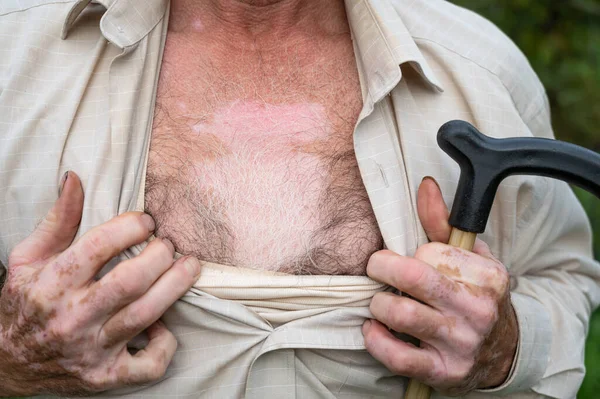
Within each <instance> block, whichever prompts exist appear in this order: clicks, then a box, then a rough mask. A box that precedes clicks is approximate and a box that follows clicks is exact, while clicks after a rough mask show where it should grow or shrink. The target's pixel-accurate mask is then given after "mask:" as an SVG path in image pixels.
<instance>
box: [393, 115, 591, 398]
mask: <svg viewBox="0 0 600 399" xmlns="http://www.w3.org/2000/svg"><path fill="white" fill-rule="evenodd" d="M437 141H438V145H439V146H440V147H441V149H442V150H444V152H446V153H447V154H448V155H449V156H450V157H451V158H452V159H454V160H455V161H456V162H457V163H458V165H459V166H460V179H459V182H458V187H457V189H456V195H455V197H454V204H453V206H452V211H451V213H450V219H449V223H450V225H451V226H452V233H451V234H450V240H449V242H448V244H449V245H452V246H454V247H459V248H463V249H466V250H468V251H470V250H472V249H473V245H474V244H475V239H476V237H477V234H481V233H483V232H484V230H485V225H486V223H487V220H488V217H489V215H490V210H491V208H492V203H493V201H494V196H495V195H496V191H497V189H498V185H499V184H500V182H502V180H503V179H504V178H506V177H508V176H510V175H538V176H547V177H552V178H555V179H559V180H564V181H566V182H569V183H572V184H575V185H577V186H579V187H581V188H583V189H585V190H587V191H590V192H591V193H592V194H594V195H595V196H596V197H600V155H599V154H597V153H595V152H593V151H590V150H588V149H585V148H583V147H580V146H577V145H574V144H570V143H565V142H562V141H557V140H551V139H543V138H529V137H527V138H522V137H520V138H505V139H494V138H491V137H487V136H484V135H483V134H481V132H479V131H478V130H477V129H476V128H475V127H473V126H472V125H471V124H469V123H467V122H464V121H450V122H448V123H446V124H444V125H443V126H442V127H441V128H440V130H439V132H438V136H437ZM430 396H431V388H430V387H428V386H427V385H425V384H422V383H420V382H419V381H417V380H414V379H411V380H410V382H409V384H408V387H407V390H406V393H405V395H404V399H429V397H430Z"/></svg>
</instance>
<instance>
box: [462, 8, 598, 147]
mask: <svg viewBox="0 0 600 399" xmlns="http://www.w3.org/2000/svg"><path fill="white" fill-rule="evenodd" d="M452 2H453V3H455V4H457V5H460V6H463V7H466V8H469V9H471V10H473V11H476V12H477V13H479V14H481V15H483V16H485V17H486V18H488V19H489V20H491V21H492V22H494V23H495V24H496V25H498V26H499V27H500V28H501V29H502V30H503V31H504V32H505V33H506V34H507V35H508V36H510V37H511V38H512V39H513V41H515V43H517V45H518V46H519V47H520V48H521V50H522V51H523V52H524V53H525V55H527V58H529V62H530V63H531V65H532V66H533V68H534V70H535V71H536V72H537V73H538V75H539V77H540V79H541V80H542V82H543V83H544V86H545V87H546V91H547V93H548V98H549V99H550V104H551V106H552V113H553V125H554V131H555V133H556V136H557V137H558V138H559V139H561V140H565V141H571V142H575V143H578V144H581V145H584V146H585V147H588V148H591V149H594V150H596V151H600V135H599V134H597V132H598V131H599V130H600V0H561V1H556V0H454V1H452ZM598 133H600V132H598Z"/></svg>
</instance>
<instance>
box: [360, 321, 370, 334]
mask: <svg viewBox="0 0 600 399" xmlns="http://www.w3.org/2000/svg"><path fill="white" fill-rule="evenodd" d="M369 328H371V320H367V321H365V322H364V324H363V325H362V333H363V335H364V334H366V333H367V331H369Z"/></svg>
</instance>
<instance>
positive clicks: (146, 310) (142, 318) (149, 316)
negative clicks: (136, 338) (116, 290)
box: [125, 305, 154, 331]
mask: <svg viewBox="0 0 600 399" xmlns="http://www.w3.org/2000/svg"><path fill="white" fill-rule="evenodd" d="M153 318H154V311H153V309H152V308H151V307H150V306H147V305H137V306H134V307H132V309H131V312H129V315H128V317H127V318H126V319H125V323H126V324H127V330H129V331H137V330H140V329H143V328H145V327H147V326H148V325H150V324H151V323H152V321H153Z"/></svg>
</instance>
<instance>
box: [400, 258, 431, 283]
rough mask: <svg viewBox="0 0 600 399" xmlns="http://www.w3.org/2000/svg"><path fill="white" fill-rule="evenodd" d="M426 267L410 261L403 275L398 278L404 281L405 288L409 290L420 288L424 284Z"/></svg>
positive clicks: (412, 260)
mask: <svg viewBox="0 0 600 399" xmlns="http://www.w3.org/2000/svg"><path fill="white" fill-rule="evenodd" d="M425 272H426V270H425V267H423V265H422V264H420V263H419V262H418V261H415V260H414V259H409V260H408V261H407V262H406V264H405V267H404V268H403V271H402V273H401V274H402V275H401V276H398V278H401V279H402V281H403V284H404V286H406V287H407V288H409V289H413V288H418V287H420V286H421V284H422V282H423V277H424V276H425Z"/></svg>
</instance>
